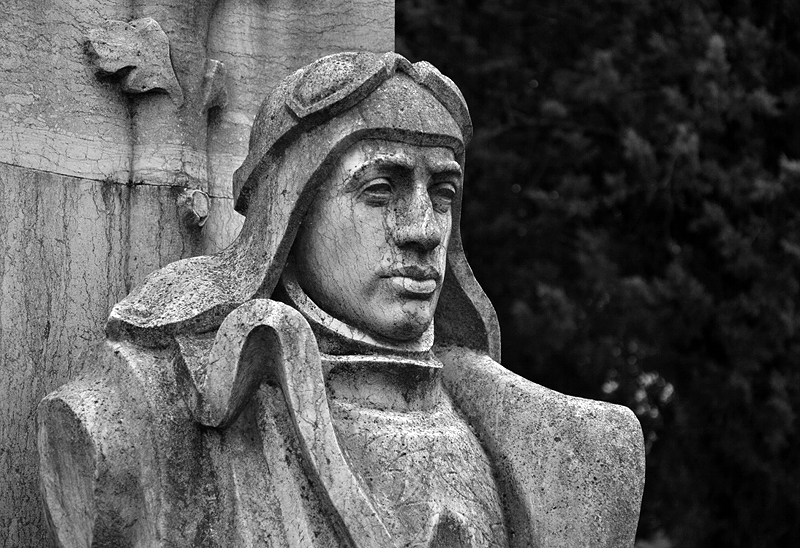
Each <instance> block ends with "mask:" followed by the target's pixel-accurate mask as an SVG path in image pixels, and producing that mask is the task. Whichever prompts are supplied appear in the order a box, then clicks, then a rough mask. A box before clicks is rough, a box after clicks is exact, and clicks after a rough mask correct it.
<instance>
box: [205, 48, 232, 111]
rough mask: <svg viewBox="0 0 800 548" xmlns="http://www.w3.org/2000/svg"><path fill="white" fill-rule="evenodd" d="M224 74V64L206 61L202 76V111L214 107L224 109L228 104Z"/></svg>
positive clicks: (214, 60) (213, 60) (212, 60)
mask: <svg viewBox="0 0 800 548" xmlns="http://www.w3.org/2000/svg"><path fill="white" fill-rule="evenodd" d="M225 74H226V71H225V63H223V62H222V61H217V60H216V59H207V60H206V72H205V74H204V75H203V110H204V111H206V110H209V109H211V108H214V107H224V106H225V105H226V104H227V103H228V92H227V90H226V89H225Z"/></svg>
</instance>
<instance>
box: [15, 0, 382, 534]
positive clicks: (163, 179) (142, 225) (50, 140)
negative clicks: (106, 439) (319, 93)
mask: <svg viewBox="0 0 800 548" xmlns="http://www.w3.org/2000/svg"><path fill="white" fill-rule="evenodd" d="M2 11H3V16H2V17H0V46H2V51H3V54H2V56H0V180H1V182H2V186H1V187H0V193H2V200H3V201H2V202H0V314H1V317H2V324H0V371H2V372H3V374H4V376H5V378H6V379H7V380H6V382H5V383H4V384H3V387H2V388H0V399H2V403H1V404H0V462H2V468H1V469H0V470H2V471H3V474H2V475H0V476H1V477H0V546H13V547H15V548H25V547H36V548H39V547H47V546H49V545H51V542H50V540H49V539H48V535H47V533H46V532H45V526H44V523H43V516H42V506H41V500H40V497H39V495H38V490H37V487H36V484H37V480H36V469H37V466H38V465H37V462H38V459H37V456H36V452H35V443H34V438H35V436H34V429H33V424H34V423H33V416H34V414H35V408H36V404H37V402H38V401H39V400H40V399H41V398H42V397H43V396H44V395H45V394H47V393H48V392H50V391H52V390H53V389H54V388H56V387H57V386H58V385H60V384H62V383H63V382H65V381H66V380H68V379H70V378H73V377H74V376H75V375H76V374H77V373H78V371H79V370H80V369H82V367H83V365H82V364H83V362H82V361H81V359H80V356H81V355H83V354H84V353H85V351H86V350H87V349H88V348H90V347H92V346H94V345H95V344H96V343H97V341H98V339H100V338H102V326H103V323H104V321H105V318H106V317H107V312H108V309H109V307H110V306H111V305H112V304H113V303H114V302H116V301H118V300H119V299H120V298H121V297H122V296H124V295H125V294H126V293H127V292H128V291H129V290H130V289H131V288H132V287H133V286H135V285H137V284H139V283H140V282H141V281H142V280H143V279H144V277H145V276H146V275H147V274H149V273H150V272H151V271H153V270H154V269H158V268H160V267H162V266H163V265H164V264H166V263H168V262H171V261H174V260H176V259H179V258H181V257H188V256H191V255H195V254H197V253H199V252H201V251H204V252H208V253H210V252H216V251H218V250H220V249H222V248H224V247H225V246H227V245H228V244H229V243H230V242H231V241H232V240H233V239H234V237H235V236H236V234H238V232H239V229H240V228H241V224H242V221H241V218H240V216H239V215H238V214H236V213H235V212H234V211H233V203H232V202H233V200H232V196H231V192H230V179H231V175H232V173H233V170H234V169H235V168H236V167H237V166H238V165H239V164H240V163H241V160H242V159H243V158H244V155H245V154H246V151H247V148H246V139H247V133H248V132H249V127H250V124H251V123H252V119H253V116H254V114H255V111H256V109H257V108H258V104H259V101H260V100H261V98H262V97H263V95H264V93H266V91H267V90H269V89H270V88H271V87H272V86H274V84H275V83H276V82H277V81H278V80H280V79H281V78H282V77H283V76H285V75H286V74H287V73H289V72H291V71H292V70H294V69H295V68H297V67H298V66H299V65H300V64H302V63H304V62H307V61H310V60H311V59H313V58H316V57H318V56H320V55H323V54H325V53H331V52H334V51H336V50H338V49H353V48H356V49H365V50H373V51H385V50H387V49H391V47H392V44H393V40H394V36H393V18H394V4H393V2H391V1H384V0H381V1H378V2H375V1H367V0H354V1H351V2H345V1H344V0H336V1H334V0H321V1H318V2H313V3H308V2H295V1H289V0H274V1H273V0H271V1H270V2H264V1H263V0H213V1H210V0H209V1H198V2H183V1H178V0H54V1H51V2H45V3H42V2H28V1H22V0H9V1H6V2H3V10H2ZM148 17H149V18H152V19H153V20H155V21H157V22H158V24H159V25H160V26H161V27H162V30H163V31H164V33H165V35H166V37H167V39H168V40H169V46H170V49H171V53H172V55H173V57H172V59H173V61H174V72H175V78H176V79H177V81H178V83H179V84H180V85H181V87H180V91H181V93H182V94H184V95H185V96H186V97H185V98H184V101H183V106H182V108H183V109H184V110H183V111H180V110H179V107H180V105H176V102H175V101H173V99H172V95H170V94H167V93H164V92H161V91H159V90H158V89H153V90H151V91H148V92H146V93H143V94H138V95H136V96H133V95H131V94H129V93H126V92H124V91H123V90H122V89H121V86H120V83H121V82H120V79H121V78H122V80H124V79H125V78H124V77H125V74H124V72H125V71H124V70H123V74H118V75H103V74H98V70H97V67H96V66H93V65H92V64H91V59H92V55H91V54H90V52H89V51H88V44H87V41H86V34H87V33H88V32H90V31H91V29H97V28H102V27H103V26H104V25H107V24H108V23H109V22H110V21H121V22H123V23H125V24H127V23H128V22H130V21H133V20H136V19H142V18H148ZM223 65H224V67H225V71H224V72H225V74H224V75H223V71H222V70H221V67H222V66H223ZM109 68H110V67H109ZM156 87H157V88H158V87H159V86H156ZM226 96H227V100H226V99H225V97H226ZM226 128H227V129H226ZM132 159H137V160H136V162H135V163H134V162H133V161H132ZM132 183H135V184H132ZM156 185H161V188H157V187H156ZM187 187H193V188H194V189H199V190H203V191H205V192H206V193H208V195H209V203H210V204H211V206H210V210H209V215H208V218H207V222H206V223H205V224H204V225H203V226H202V229H200V230H198V228H197V227H191V226H187V225H186V223H185V222H184V217H183V216H184V215H187V214H188V213H190V211H188V210H186V209H185V208H184V209H182V208H181V207H179V204H178V201H179V199H180V196H181V194H182V193H183V192H184V191H185V189H186V188H187ZM182 203H185V202H182ZM192 215H194V213H192ZM190 217H191V215H190ZM198 224H199V223H198ZM73 422H74V421H73ZM67 424H71V423H69V421H67Z"/></svg>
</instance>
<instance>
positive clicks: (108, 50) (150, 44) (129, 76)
mask: <svg viewBox="0 0 800 548" xmlns="http://www.w3.org/2000/svg"><path fill="white" fill-rule="evenodd" d="M86 39H87V46H88V48H89V52H90V53H91V54H92V59H93V63H94V65H95V66H96V67H97V68H98V69H99V70H100V71H102V72H105V73H108V74H117V73H121V74H122V90H123V91H125V92H127V93H145V92H147V91H152V90H164V91H166V92H167V93H169V95H170V97H172V100H173V101H175V103H176V104H178V105H180V104H182V103H183V92H182V91H181V86H180V84H179V83H178V78H177V77H176V76H175V71H173V70H172V60H171V59H170V55H169V38H167V35H166V33H164V31H163V30H162V29H161V25H159V24H158V22H157V21H156V20H154V19H152V18H150V17H144V18H142V19H136V20H135V21H131V22H130V23H126V22H124V21H109V22H108V23H106V24H105V25H104V26H103V27H101V28H96V29H91V30H89V31H88V32H87V33H86Z"/></svg>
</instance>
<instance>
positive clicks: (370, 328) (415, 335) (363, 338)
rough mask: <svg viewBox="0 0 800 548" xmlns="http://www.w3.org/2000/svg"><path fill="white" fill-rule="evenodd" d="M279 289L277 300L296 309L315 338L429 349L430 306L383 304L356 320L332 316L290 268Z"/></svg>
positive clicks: (390, 348) (400, 348)
mask: <svg viewBox="0 0 800 548" xmlns="http://www.w3.org/2000/svg"><path fill="white" fill-rule="evenodd" d="M280 286H281V288H282V292H283V294H284V295H283V297H282V298H281V300H284V301H285V302H286V303H287V304H289V305H291V306H292V307H293V308H295V309H297V310H299V311H300V313H301V314H303V316H304V317H305V318H306V320H308V322H309V323H310V324H311V327H312V328H313V329H314V332H315V334H317V336H318V337H320V336H321V337H323V338H326V337H328V338H329V337H333V338H334V339H340V340H349V341H351V342H354V343H357V345H361V346H363V345H366V346H368V347H372V348H374V349H376V350H386V351H390V352H397V351H400V352H427V351H428V350H430V349H431V348H432V347H433V336H434V326H433V310H434V307H433V306H431V303H422V302H417V303H414V302H412V303H403V304H402V305H401V306H400V307H398V308H394V307H393V306H392V305H389V306H386V305H384V306H380V307H374V310H373V311H371V312H370V313H365V314H363V315H362V316H360V317H356V316H355V315H347V314H337V315H333V314H330V313H329V312H328V311H326V310H324V309H323V308H321V307H320V306H319V305H318V304H317V303H316V302H315V301H313V300H312V299H311V297H310V296H309V295H308V294H307V293H306V292H305V291H304V290H303V289H302V288H301V287H300V284H299V283H298V280H297V278H296V276H295V274H294V271H293V269H292V268H290V267H287V268H286V269H285V270H284V272H283V275H282V276H281V282H280ZM376 312H377V313H376ZM320 342H321V341H320Z"/></svg>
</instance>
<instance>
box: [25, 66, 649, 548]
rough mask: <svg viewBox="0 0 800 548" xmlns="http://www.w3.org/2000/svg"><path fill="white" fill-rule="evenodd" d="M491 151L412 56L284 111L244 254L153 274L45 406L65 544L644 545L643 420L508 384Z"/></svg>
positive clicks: (251, 183) (47, 448) (247, 226)
mask: <svg viewBox="0 0 800 548" xmlns="http://www.w3.org/2000/svg"><path fill="white" fill-rule="evenodd" d="M471 134H472V126H471V121H470V117H469V113H468V111H467V107H466V104H465V103H464V99H463V97H462V95H461V93H460V92H459V90H458V88H457V87H456V86H455V85H454V84H453V82H452V81H450V80H449V79H448V78H447V77H445V76H444V75H442V74H441V73H440V72H439V71H438V70H437V69H436V68H434V67H433V66H432V65H430V64H429V63H426V62H419V63H415V64H411V63H410V62H408V61H407V60H406V59H404V58H403V57H401V56H399V55H397V54H394V53H387V54H385V55H382V56H379V55H374V54H369V53H341V54H337V55H332V56H329V57H325V58H323V59H320V60H318V61H316V62H314V63H312V64H310V65H308V66H306V67H304V68H302V69H300V70H298V71H297V72H295V73H294V74H292V75H291V76H289V77H288V78H286V79H285V80H283V81H282V82H281V83H280V84H279V85H278V86H277V87H276V88H275V89H274V90H273V91H272V93H271V94H270V95H269V97H267V99H266V100H265V101H264V103H263V105H262V106H261V109H260V111H259V112H258V115H257V116H256V119H255V123H254V126H253V130H252V135H251V138H250V149H249V154H248V156H247V159H246V160H245V162H244V164H243V165H242V167H241V168H240V169H239V170H238V171H237V172H236V174H235V177H234V196H235V198H236V200H237V201H236V207H237V210H238V211H239V212H241V213H242V214H244V215H246V220H245V223H244V227H243V229H242V232H241V234H240V236H239V238H238V239H237V240H236V241H235V242H234V243H233V244H232V245H231V246H230V247H228V248H227V249H225V250H224V251H222V252H220V253H219V254H217V255H213V256H204V257H195V258H191V259H186V260H182V261H178V262H176V263H172V264H170V265H168V266H167V267H165V268H163V269H161V270H159V271H156V272H154V273H153V274H151V275H150V276H149V277H148V278H147V279H146V280H145V281H144V283H143V284H141V285H140V286H139V287H137V288H135V289H134V290H133V291H132V292H131V294H130V295H128V297H127V298H125V299H124V300H123V301H121V302H120V303H118V304H117V305H116V306H115V307H114V309H113V310H112V311H111V315H110V317H109V320H108V324H107V328H106V333H107V340H106V342H105V343H104V344H102V345H101V346H100V347H98V348H97V349H96V351H95V352H94V353H93V354H91V355H90V356H87V357H86V358H85V361H86V370H87V373H86V375H85V376H84V377H82V378H80V379H77V380H75V381H73V382H71V383H70V384H67V385H65V386H63V387H61V388H60V389H59V390H57V391H56V392H54V393H52V394H50V395H49V396H47V397H46V398H45V399H44V400H43V401H42V403H41V405H40V407H39V415H38V424H39V433H38V436H39V452H40V459H41V482H42V490H43V493H44V499H45V501H46V505H47V515H48V518H49V520H50V523H51V527H52V529H53V532H54V534H55V536H56V537H57V538H58V541H59V542H60V545H61V546H65V547H70V548H73V547H84V546H114V547H126V546H131V547H133V546H137V547H139V546H142V547H144V546H147V547H159V546H160V547H167V546H169V547H196V546H214V547H229V546H242V547H244V546H248V547H249V546H275V547H284V546H292V547H295V546H296V547H299V546H303V547H339V546H350V547H358V548H387V547H405V546H408V547H412V546H413V547H438V548H442V547H472V548H477V547H523V546H525V547H527V546H532V547H548V548H552V547H578V546H593V547H598V546H603V547H609V548H611V547H614V548H618V547H624V546H632V545H633V539H634V534H635V531H636V525H637V521H638V515H639V505H640V502H641V495H642V488H643V485H644V451H643V443H642V433H641V428H640V426H639V423H638V421H637V420H636V418H635V417H634V415H633V414H632V413H631V412H630V411H629V410H628V409H626V408H623V407H619V406H615V405H610V404H607V403H602V402H596V401H589V400H584V399H580V398H574V397H569V396H565V395H563V394H559V393H557V392H553V391H551V390H548V389H547V388H544V387H542V386H538V385H536V384H533V383H531V382H529V381H527V380H525V379H523V378H521V377H519V376H517V375H515V374H513V373H511V372H509V371H507V370H506V369H504V368H503V367H502V366H501V365H500V364H499V360H500V332H499V327H498V324H497V319H496V315H495V312H494V309H493V308H492V305H491V303H490V302H489V301H488V299H487V298H486V296H485V295H484V293H483V291H482V290H481V288H480V286H479V285H478V283H477V281H476V280H475V278H474V276H473V275H472V271H471V270H470V268H469V265H468V264H467V262H466V258H465V256H464V252H463V249H462V244H461V234H460V230H459V220H460V212H461V201H462V196H463V193H464V186H463V176H462V174H463V166H464V148H465V145H466V144H467V143H468V141H469V139H470V137H471ZM532 336H535V334H532Z"/></svg>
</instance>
